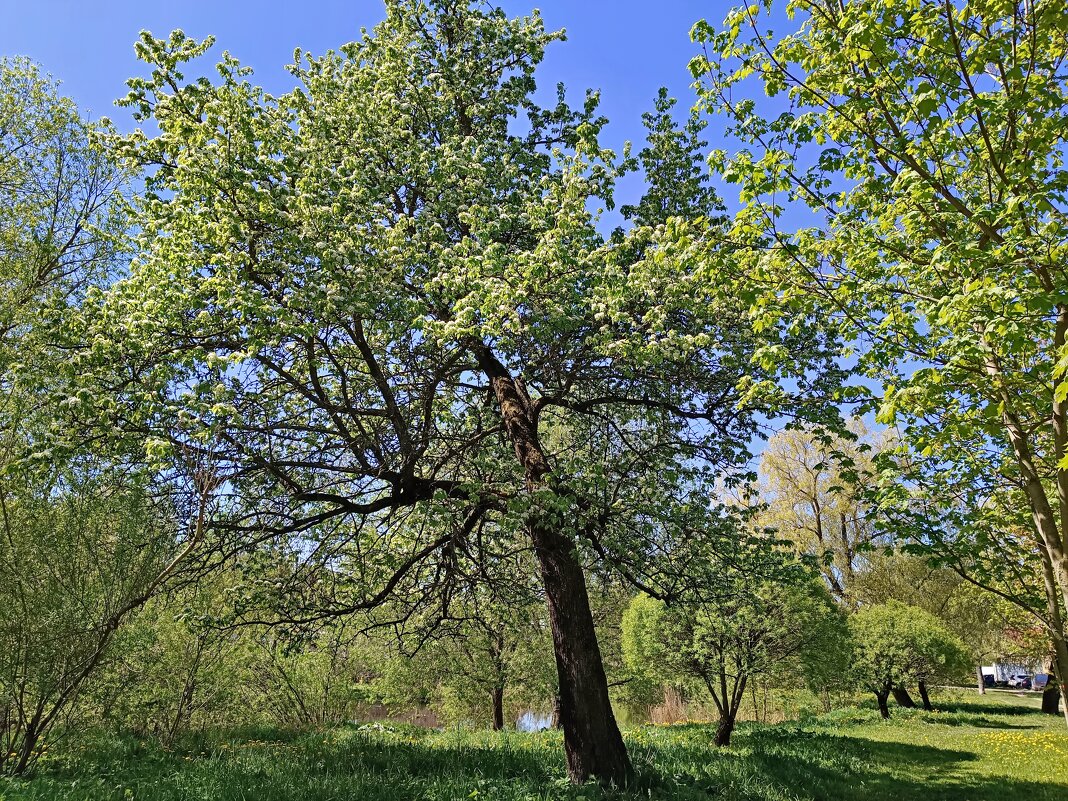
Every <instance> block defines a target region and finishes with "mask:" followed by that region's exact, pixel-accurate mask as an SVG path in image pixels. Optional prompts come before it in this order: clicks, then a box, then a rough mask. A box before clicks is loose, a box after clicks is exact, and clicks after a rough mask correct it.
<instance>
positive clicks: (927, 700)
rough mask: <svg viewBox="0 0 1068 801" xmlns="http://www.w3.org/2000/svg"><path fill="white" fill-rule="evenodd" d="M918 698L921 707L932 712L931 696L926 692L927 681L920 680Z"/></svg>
mask: <svg viewBox="0 0 1068 801" xmlns="http://www.w3.org/2000/svg"><path fill="white" fill-rule="evenodd" d="M919 690H920V700H921V701H923V708H924V709H925V710H927V711H928V712H934V707H933V706H931V696H929V695H928V694H927V682H925V681H923V680H921V681H920V684H919Z"/></svg>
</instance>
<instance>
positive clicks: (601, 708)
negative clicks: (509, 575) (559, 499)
mask: <svg viewBox="0 0 1068 801" xmlns="http://www.w3.org/2000/svg"><path fill="white" fill-rule="evenodd" d="M472 351H473V352H474V354H475V356H476V358H477V359H478V363H479V367H480V368H481V369H482V370H483V372H484V373H485V374H486V377H487V378H488V379H489V381H490V386H491V388H492V390H493V394H494V397H495V398H496V400H497V405H498V407H499V409H500V415H501V422H502V423H503V425H504V429H505V431H506V432H507V434H508V437H509V439H510V440H511V442H512V445H513V447H514V449H515V455H516V459H517V460H518V462H519V464H520V465H521V466H522V468H523V472H524V476H525V478H526V484H527V489H528V491H530V492H535V491H539V490H542V489H544V488H545V485H546V478H547V476H548V475H549V473H550V472H551V468H550V465H549V461H548V459H547V457H546V455H545V451H544V450H543V449H542V446H541V443H540V441H539V438H538V420H537V409H536V407H535V405H534V403H533V402H532V401H531V399H530V396H529V395H528V393H527V391H526V387H525V386H524V384H523V382H522V381H521V380H520V379H517V378H515V377H513V376H512V374H511V373H510V372H509V371H508V369H507V368H506V367H505V366H504V365H503V364H502V363H501V362H500V361H499V360H498V359H497V357H496V356H495V355H494V354H493V352H492V351H491V350H490V349H489V348H488V347H486V346H485V345H484V344H483V343H481V342H474V343H472ZM564 525H565V524H564V523H563V521H561V520H559V519H557V516H556V515H554V514H552V513H550V512H547V511H539V510H536V509H535V510H532V511H531V513H530V518H529V519H528V526H527V528H528V531H529V534H530V538H531V542H532V543H533V545H534V551H535V553H536V555H537V558H538V563H539V566H540V568H541V577H542V584H543V586H544V588H545V596H546V600H547V602H548V607H549V622H550V625H551V628H552V635H553V650H554V651H555V655H556V670H557V675H558V678H559V687H560V725H561V727H562V728H563V730H564V753H565V756H566V757H567V769H568V774H569V776H570V777H571V780H572V781H573V782H576V783H582V782H585V781H587V780H588V779H590V778H594V777H595V778H596V779H597V780H598V781H600V782H602V783H606V784H617V785H625V784H628V783H629V782H630V779H631V777H632V775H633V770H632V768H631V764H630V758H629V757H628V755H627V748H626V745H624V743H623V736H622V735H621V734H620V731H619V726H618V725H617V724H616V719H615V715H614V714H613V713H612V704H611V702H610V700H609V697H608V678H607V676H606V675H605V672H604V663H603V662H602V660H601V649H600V646H599V645H598V642H597V632H596V629H595V627H594V622H593V613H592V611H591V610H590V599H589V595H588V594H587V591H586V577H585V575H584V574H583V571H582V564H581V563H580V562H579V560H578V556H577V553H576V550H575V540H574V538H573V536H572V535H571V534H570V533H568V532H567V530H566V529H565V528H564Z"/></svg>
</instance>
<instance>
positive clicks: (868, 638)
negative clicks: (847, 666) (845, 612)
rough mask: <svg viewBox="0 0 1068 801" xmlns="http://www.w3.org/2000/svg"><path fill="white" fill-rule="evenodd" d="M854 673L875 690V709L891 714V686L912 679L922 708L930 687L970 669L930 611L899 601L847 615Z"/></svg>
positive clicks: (928, 705)
mask: <svg viewBox="0 0 1068 801" xmlns="http://www.w3.org/2000/svg"><path fill="white" fill-rule="evenodd" d="M849 628H850V631H851V632H852V635H853V644H854V661H853V673H854V675H855V676H856V679H857V681H858V683H860V684H861V685H862V686H864V687H866V688H867V689H868V690H870V691H871V692H873V693H874V694H875V697H876V700H877V701H878V703H879V713H880V714H881V715H882V716H883V717H884V718H889V717H890V709H889V707H888V706H887V703H886V702H887V699H888V698H889V696H890V694H891V693H892V692H893V691H894V689H895V688H898V687H904V686H905V685H908V684H913V683H916V684H918V686H919V690H920V696H921V698H922V699H923V705H924V708H925V709H928V710H930V709H931V702H930V698H929V696H928V692H927V690H928V687H929V686H930V684H932V683H933V682H935V681H938V680H946V679H957V678H959V677H960V676H961V675H962V674H966V673H968V672H969V670H970V668H971V664H972V663H971V657H970V655H969V654H968V651H967V649H966V648H965V646H964V644H963V643H962V642H961V641H960V639H959V638H957V637H956V636H954V635H953V634H952V633H951V632H950V631H948V630H947V629H946V627H945V626H944V625H943V624H942V622H941V621H939V620H938V618H936V617H935V616H934V615H932V614H930V613H929V612H925V611H924V610H922V609H920V608H918V607H915V606H909V605H907V604H903V603H901V602H900V601H887V602H886V603H885V604H878V605H876V606H870V607H865V608H863V609H861V610H860V611H858V612H856V613H854V614H853V615H852V616H850V618H849Z"/></svg>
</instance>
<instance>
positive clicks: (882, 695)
mask: <svg viewBox="0 0 1068 801" xmlns="http://www.w3.org/2000/svg"><path fill="white" fill-rule="evenodd" d="M875 697H876V699H877V700H878V701H879V714H880V715H882V717H883V720H889V719H890V707H889V706H887V704H886V700H887V699H888V698H889V697H890V685H887V686H886V687H883V689H882V690H876V691H875Z"/></svg>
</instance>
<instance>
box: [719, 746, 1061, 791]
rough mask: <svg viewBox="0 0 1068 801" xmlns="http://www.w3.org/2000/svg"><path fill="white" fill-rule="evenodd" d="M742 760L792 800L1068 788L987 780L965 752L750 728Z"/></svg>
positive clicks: (1006, 779) (995, 778) (1008, 779)
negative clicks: (971, 765) (969, 767)
mask: <svg viewBox="0 0 1068 801" xmlns="http://www.w3.org/2000/svg"><path fill="white" fill-rule="evenodd" d="M746 740H747V743H746V745H748V748H747V749H746V753H745V754H744V756H741V757H739V758H741V759H745V760H746V761H749V762H750V763H751V764H752V766H753V768H754V769H755V770H756V771H758V772H759V773H760V774H761V775H763V776H764V777H766V778H767V779H769V780H770V781H771V782H772V783H773V784H774V785H776V786H778V787H780V788H782V789H783V790H785V791H787V793H788V795H789V797H791V798H797V799H812V800H813V801H816V799H820V800H821V801H822V799H828V800H829V799H840V800H841V801H891V800H892V801H936V800H937V801H987V800H989V801H1011V799H1027V801H1039V800H1042V801H1045V799H1049V801H1056V800H1061V801H1063V799H1065V798H1068V783H1060V782H1042V781H1024V780H1020V779H1015V778H1011V777H1005V776H996V775H995V776H984V775H981V774H979V773H973V772H971V771H969V770H967V765H968V763H972V762H975V761H976V760H977V759H978V757H977V756H976V755H975V754H974V753H971V752H968V751H959V750H952V749H947V748H938V747H934V746H929V745H916V744H911V743H899V742H885V741H877V740H869V739H866V738H863V737H853V736H846V735H838V734H831V733H826V732H808V731H800V732H799V731H797V730H792V731H791V730H787V731H785V732H783V733H777V732H775V731H774V730H765V731H754V732H751V733H750V734H749V737H747V738H746Z"/></svg>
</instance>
